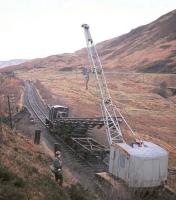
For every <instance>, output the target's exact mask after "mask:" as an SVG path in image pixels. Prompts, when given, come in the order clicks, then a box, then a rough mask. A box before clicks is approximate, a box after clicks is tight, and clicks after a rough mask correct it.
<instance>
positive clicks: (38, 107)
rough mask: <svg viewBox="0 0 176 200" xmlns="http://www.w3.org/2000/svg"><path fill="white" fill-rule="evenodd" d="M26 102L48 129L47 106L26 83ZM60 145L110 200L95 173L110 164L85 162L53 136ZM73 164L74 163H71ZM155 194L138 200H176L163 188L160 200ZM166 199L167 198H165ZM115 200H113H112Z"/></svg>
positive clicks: (174, 172)
mask: <svg viewBox="0 0 176 200" xmlns="http://www.w3.org/2000/svg"><path fill="white" fill-rule="evenodd" d="M25 86H26V102H27V104H28V105H27V107H28V108H29V109H30V110H32V112H33V113H34V115H35V116H36V118H37V119H38V120H39V121H40V122H41V123H42V125H43V126H45V127H46V123H45V119H46V118H48V115H49V113H48V111H47V109H45V105H44V104H43V102H41V100H40V97H39V95H38V93H37V92H36V90H35V88H34V87H33V86H32V85H31V84H30V83H29V82H26V85H25ZM53 136H54V137H55V139H56V140H57V142H58V143H59V145H60V146H61V149H62V150H63V152H66V153H68V154H70V155H72V156H73V159H75V160H76V161H77V162H78V163H79V164H80V165H81V166H83V167H84V169H85V170H86V172H87V173H88V174H89V178H90V180H91V181H92V183H93V184H94V185H95V187H96V190H97V191H99V192H100V193H101V198H102V199H104V200H109V196H108V194H107V191H106V192H105V190H104V186H103V185H102V184H101V183H100V182H99V180H97V179H96V177H95V173H97V172H99V171H102V170H105V171H107V168H108V164H107V163H104V166H103V167H102V166H101V165H100V164H99V163H91V162H89V161H88V160H85V158H84V157H83V156H82V155H80V154H78V153H77V152H76V151H75V150H74V149H73V148H72V147H70V146H69V145H68V144H66V143H65V141H64V140H63V139H62V138H61V137H59V136H58V135H53ZM71 162H72V161H71ZM168 173H169V174H170V175H176V170H175V169H169V170H168ZM153 194H154V193H150V194H149V195H148V198H147V197H146V198H141V197H139V196H137V198H136V199H137V200H138V199H139V200H143V199H146V200H149V199H151V200H160V198H161V197H162V199H163V200H174V199H175V197H176V196H175V194H173V193H172V192H171V191H169V190H168V188H162V190H160V191H159V192H158V194H159V198H152V195H153ZM165 197H166V198H165ZM112 200H113V199H112Z"/></svg>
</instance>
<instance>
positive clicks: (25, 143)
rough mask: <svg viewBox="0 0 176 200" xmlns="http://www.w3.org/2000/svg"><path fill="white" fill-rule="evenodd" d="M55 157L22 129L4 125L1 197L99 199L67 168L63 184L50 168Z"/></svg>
mask: <svg viewBox="0 0 176 200" xmlns="http://www.w3.org/2000/svg"><path fill="white" fill-rule="evenodd" d="M51 163H52V157H51V156H50V155H49V154H47V153H46V150H45V149H44V146H42V145H39V146H36V145H34V144H33V143H32V142H31V141H30V140H29V139H27V138H26V137H25V136H24V135H22V134H20V133H19V132H12V131H11V130H10V129H9V128H8V127H7V126H5V125H3V126H2V129H0V200H9V199H11V200H75V199H81V200H90V199H91V200H96V199H97V198H96V197H94V196H93V195H92V194H91V193H90V192H88V191H87V190H85V189H84V188H83V187H82V186H81V185H80V184H77V183H74V184H73V182H71V178H70V177H68V174H67V173H66V172H64V186H63V187H60V186H59V185H58V184H57V183H56V182H55V181H54V177H53V176H52V174H51V172H50V168H49V166H50V165H51Z"/></svg>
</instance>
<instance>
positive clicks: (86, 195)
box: [68, 184, 97, 200]
mask: <svg viewBox="0 0 176 200" xmlns="http://www.w3.org/2000/svg"><path fill="white" fill-rule="evenodd" d="M68 194H69V196H70V199H71V200H96V199H97V198H96V197H95V196H94V195H92V194H91V193H90V192H89V191H88V190H85V189H84V188H83V187H82V186H81V185H80V184H75V185H71V187H70V188H68Z"/></svg>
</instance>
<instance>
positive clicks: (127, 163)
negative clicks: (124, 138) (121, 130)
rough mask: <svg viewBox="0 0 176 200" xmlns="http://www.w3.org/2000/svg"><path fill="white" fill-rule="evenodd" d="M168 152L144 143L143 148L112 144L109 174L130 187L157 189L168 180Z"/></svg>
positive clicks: (149, 143) (135, 145) (154, 145)
mask: <svg viewBox="0 0 176 200" xmlns="http://www.w3.org/2000/svg"><path fill="white" fill-rule="evenodd" d="M167 170H168V152H167V151H166V150H164V149H163V148H161V147H160V146H158V145H156V144H153V143H151V142H147V141H144V142H143V145H142V146H139V145H137V144H134V145H133V146H130V145H128V144H126V143H119V144H112V145H111V148H110V164H109V172H110V173H111V174H113V175H114V176H115V177H118V178H120V179H122V180H123V181H124V182H125V183H126V184H127V185H128V186H129V187H138V188H139V187H140V188H145V187H157V186H160V185H162V184H163V183H164V182H165V181H166V180H167Z"/></svg>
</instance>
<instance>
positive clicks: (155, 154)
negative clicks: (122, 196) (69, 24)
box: [82, 24, 168, 187]
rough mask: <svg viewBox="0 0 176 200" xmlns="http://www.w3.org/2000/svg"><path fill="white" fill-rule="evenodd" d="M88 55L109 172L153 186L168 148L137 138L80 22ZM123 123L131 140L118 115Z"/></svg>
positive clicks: (162, 173) (162, 174) (161, 177)
mask: <svg viewBox="0 0 176 200" xmlns="http://www.w3.org/2000/svg"><path fill="white" fill-rule="evenodd" d="M82 28H83V29H84V34H85V39H86V44H87V51H88V58H89V62H90V65H91V67H92V72H93V73H94V74H95V78H96V86H97V91H98V94H99V97H100V100H101V101H100V107H101V112H102V116H103V120H104V125H105V129H106V134H107V138H108V142H109V146H110V161H109V173H111V174H112V175H114V176H115V177H118V178H120V179H122V180H124V181H125V182H126V183H127V185H128V186H130V187H156V186H160V185H162V184H163V182H165V181H166V180H167V167H168V152H167V151H166V150H165V149H163V148H161V147H160V146H158V145H156V144H154V143H152V142H148V141H142V140H138V139H137V138H136V135H135V133H134V131H133V130H132V128H131V127H130V126H129V124H128V123H127V121H126V120H125V118H124V117H123V115H122V114H121V112H120V110H119V109H118V108H117V107H116V106H115V104H114V103H113V101H112V98H111V96H110V92H109V89H108V86H107V81H106V78H105V74H104V70H103V66H102V64H101V61H100V58H99V55H98V52H97V49H96V46H95V45H94V42H93V39H92V37H91V34H90V31H89V25H88V24H83V25H82ZM119 115H120V116H121V118H122V119H123V122H125V124H126V125H127V127H128V128H129V130H130V131H131V133H132V134H133V136H134V138H135V141H136V142H135V143H134V144H132V145H130V144H127V143H126V141H125V140H124V138H123V134H122V131H121V128H120V124H119V122H118V116H119Z"/></svg>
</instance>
